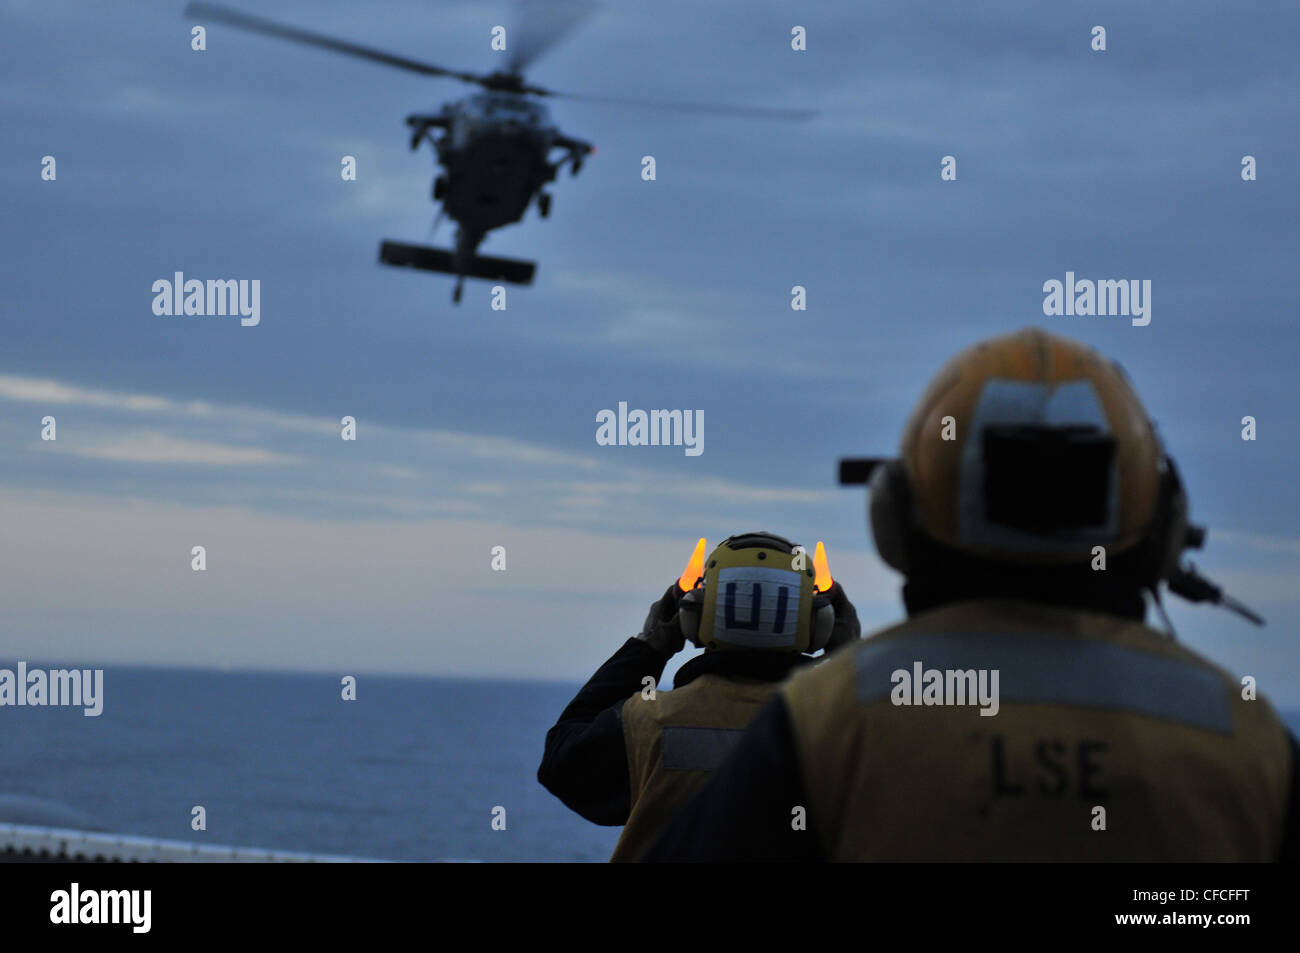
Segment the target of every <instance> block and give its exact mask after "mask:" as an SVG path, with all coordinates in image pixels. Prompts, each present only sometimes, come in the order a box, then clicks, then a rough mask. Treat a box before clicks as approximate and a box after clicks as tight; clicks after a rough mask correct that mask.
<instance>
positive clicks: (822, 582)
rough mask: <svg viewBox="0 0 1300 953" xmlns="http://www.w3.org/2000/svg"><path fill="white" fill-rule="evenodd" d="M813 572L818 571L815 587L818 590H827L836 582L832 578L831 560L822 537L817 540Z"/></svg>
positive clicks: (814, 580)
mask: <svg viewBox="0 0 1300 953" xmlns="http://www.w3.org/2000/svg"><path fill="white" fill-rule="evenodd" d="M813 572H814V573H816V576H815V578H814V579H813V588H814V589H816V590H817V592H819V593H821V592H826V591H828V590H829V589H830V587H831V586H833V585H834V584H835V580H834V579H833V578H831V564H830V561H829V560H828V559H827V558H826V547H825V546H824V545H822V541H821V540H820V539H819V540H817V549H816V551H815V552H814V553H813Z"/></svg>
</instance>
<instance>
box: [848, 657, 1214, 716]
mask: <svg viewBox="0 0 1300 953" xmlns="http://www.w3.org/2000/svg"><path fill="white" fill-rule="evenodd" d="M918 662H919V663H921V665H922V667H923V668H924V669H927V670H928V669H939V670H957V671H966V670H972V669H973V670H976V671H978V670H979V669H986V670H992V669H996V670H997V671H998V682H999V685H998V688H999V691H998V695H999V698H1000V700H1001V701H1017V702H1028V703H1034V702H1044V703H1055V704H1062V705H1080V706H1083V707H1089V708H1105V709H1115V710H1119V711H1130V712H1135V713H1138V714H1142V715H1149V716H1152V717H1155V718H1166V719H1169V720H1171V721H1177V722H1183V723H1185V724H1189V725H1194V726H1196V727H1198V728H1204V729H1207V730H1209V731H1216V732H1219V733H1221V734H1228V735H1230V734H1232V731H1233V720H1232V709H1231V706H1230V703H1229V699H1228V693H1227V688H1226V685H1225V683H1224V681H1223V677H1222V676H1221V675H1220V674H1219V673H1217V672H1215V671H1214V670H1212V669H1210V668H1207V667H1205V666H1203V665H1198V664H1196V663H1194V662H1189V661H1184V660H1181V659H1176V658H1167V657H1165V656H1160V655H1153V654H1151V653H1149V652H1140V651H1137V650H1134V649H1129V648H1123V647H1121V646H1117V645H1112V644H1110V643H1108V642H1097V641H1094V640H1091V639H1079V638H1065V637H1059V636H1040V637H1035V636H1019V635H1014V636H1013V635H992V634H975V633H971V634H969V635H944V634H918V635H909V636H908V637H906V638H890V639H883V640H881V641H879V642H873V641H871V640H868V641H867V642H866V643H865V644H863V645H862V647H861V649H860V650H859V651H858V653H857V668H858V671H857V686H858V699H859V701H862V702H871V701H877V700H879V699H882V698H888V697H889V695H890V693H891V692H892V691H893V689H894V682H893V678H892V675H893V673H894V672H895V671H897V670H899V669H902V670H904V671H906V672H907V673H908V675H909V677H911V674H912V671H913V666H914V664H916V663H918Z"/></svg>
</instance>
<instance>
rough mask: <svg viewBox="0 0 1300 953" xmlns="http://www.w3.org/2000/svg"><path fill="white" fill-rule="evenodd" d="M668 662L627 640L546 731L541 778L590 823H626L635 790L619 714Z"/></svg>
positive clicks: (659, 655) (644, 644)
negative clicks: (631, 786)
mask: <svg viewBox="0 0 1300 953" xmlns="http://www.w3.org/2000/svg"><path fill="white" fill-rule="evenodd" d="M667 664H668V659H667V658H665V657H664V656H663V655H661V654H660V653H659V652H656V651H655V650H654V649H652V648H651V647H650V646H649V645H647V644H646V643H645V642H643V641H641V640H640V639H628V640H627V642H625V643H624V644H623V647H622V648H621V649H619V650H618V651H617V652H615V653H614V655H613V656H612V657H611V658H610V659H609V661H608V662H606V663H605V664H604V665H602V666H601V667H600V668H598V669H597V670H596V674H595V675H593V676H591V679H590V680H589V681H588V682H587V684H586V685H583V686H582V690H581V691H579V692H578V694H577V695H576V696H575V697H574V699H573V701H571V702H569V706H568V707H567V708H565V709H564V711H563V712H562V713H561V714H560V720H559V721H557V722H556V723H555V727H553V728H552V729H551V730H550V731H548V732H547V733H546V751H545V752H544V753H543V754H542V764H541V767H539V768H538V769H537V780H538V781H540V782H541V783H542V784H543V785H544V786H545V788H546V789H547V790H548V791H550V792H551V793H552V794H554V795H555V796H556V797H558V798H559V799H560V800H561V801H563V802H564V803H565V804H566V805H568V806H569V807H570V808H572V809H573V810H575V811H577V812H578V813H579V814H581V815H582V816H583V817H585V818H586V819H587V820H589V821H594V822H595V823H597V824H609V825H617V824H626V823H627V815H628V811H629V810H630V809H631V807H630V804H631V790H630V786H629V783H628V776H627V748H626V746H625V745H624V744H623V723H622V721H621V719H620V710H621V709H622V707H623V702H625V701H627V699H629V698H631V697H632V696H633V695H635V694H636V693H637V692H639V691H640V690H641V680H642V679H643V678H645V677H646V676H647V675H649V676H650V677H652V678H653V679H654V680H655V681H656V683H657V682H658V681H659V676H661V675H662V674H663V672H664V666H665V665H667Z"/></svg>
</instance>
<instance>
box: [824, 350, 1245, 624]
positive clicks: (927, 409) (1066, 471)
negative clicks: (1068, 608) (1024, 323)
mask: <svg viewBox="0 0 1300 953" xmlns="http://www.w3.org/2000/svg"><path fill="white" fill-rule="evenodd" d="M840 482H841V483H846V484H848V483H868V484H869V485H870V497H869V502H868V512H869V518H870V522H871V532H872V536H873V537H874V538H875V541H876V549H877V551H878V552H879V553H880V557H881V558H882V559H883V560H884V561H885V562H886V563H888V564H889V565H890V566H893V567H894V568H895V569H897V570H898V571H899V572H901V573H903V575H904V576H906V577H908V580H909V583H910V582H911V581H912V580H914V579H934V580H939V581H941V582H942V581H943V580H944V579H945V577H947V578H948V581H950V582H956V583H958V584H959V583H960V582H961V580H962V579H963V578H965V579H967V581H968V582H969V581H970V579H971V578H974V577H972V576H971V573H972V572H973V571H974V570H976V569H977V568H978V570H979V571H980V572H982V573H985V574H986V575H985V577H984V578H985V579H987V578H988V577H987V573H988V572H990V571H991V572H993V573H994V574H995V575H996V576H1000V577H1001V578H1003V579H1017V578H1018V579H1020V580H1021V582H1022V584H1023V585H1024V586H1028V587H1030V588H1032V587H1034V586H1038V585H1040V584H1052V582H1053V580H1052V579H1050V578H1049V577H1048V576H1045V575H1043V574H1044V573H1048V574H1051V573H1054V572H1056V571H1057V570H1060V571H1062V572H1064V573H1067V574H1074V575H1070V576H1069V577H1068V578H1069V580H1070V585H1071V586H1073V587H1074V588H1075V589H1081V588H1083V587H1084V586H1085V583H1084V581H1083V580H1085V579H1086V580H1088V583H1089V584H1093V585H1094V586H1095V585H1099V584H1102V583H1103V580H1102V579H1101V578H1100V577H1102V576H1104V577H1105V580H1106V582H1105V584H1109V581H1111V580H1113V581H1114V582H1123V581H1127V582H1129V583H1135V584H1136V585H1137V586H1139V587H1140V588H1145V589H1150V590H1151V592H1152V593H1153V594H1154V595H1155V596H1156V599H1157V603H1158V602H1159V592H1158V588H1157V587H1158V586H1159V584H1160V583H1161V582H1167V583H1168V585H1169V589H1170V591H1172V592H1174V593H1176V594H1178V595H1179V596H1182V597H1183V598H1185V599H1188V600H1190V601H1192V602H1212V603H1214V604H1216V605H1221V606H1223V607H1224V608H1227V609H1231V610H1232V611H1233V612H1236V613H1239V614H1240V615H1242V616H1244V617H1245V618H1247V619H1249V620H1250V621H1252V622H1254V623H1256V624H1257V625H1263V623H1264V620H1263V619H1261V618H1260V617H1259V616H1258V615H1257V614H1255V613H1254V612H1252V611H1251V610H1250V609H1248V608H1246V607H1245V606H1243V605H1242V604H1241V603H1240V602H1238V601H1236V600H1235V599H1233V598H1232V597H1230V596H1228V595H1227V594H1226V593H1224V592H1223V590H1222V589H1220V588H1219V587H1218V586H1216V585H1214V584H1213V583H1212V582H1210V581H1209V580H1208V579H1205V578H1204V577H1203V576H1201V575H1200V574H1199V573H1198V572H1197V571H1196V567H1195V566H1194V565H1191V564H1188V565H1186V566H1184V565H1180V562H1179V560H1180V558H1181V554H1182V552H1183V550H1185V549H1189V548H1192V549H1199V548H1200V547H1201V546H1202V545H1203V544H1204V542H1205V529H1204V527H1201V526H1193V525H1192V524H1191V523H1189V522H1188V513H1187V496H1186V494H1185V493H1184V491H1183V486H1182V481H1181V480H1180V479H1179V476H1178V469H1177V467H1176V466H1175V465H1174V461H1173V460H1172V459H1171V458H1170V457H1169V456H1168V455H1167V454H1166V453H1165V450H1164V448H1163V446H1162V445H1161V442H1160V438H1159V437H1158V436H1157V434H1156V430H1155V426H1154V425H1153V424H1152V423H1151V420H1150V418H1149V417H1148V416H1147V413H1146V410H1145V409H1144V408H1143V406H1142V402H1141V401H1140V400H1139V399H1138V396H1137V394H1136V393H1134V391H1133V387H1132V385H1130V384H1129V381H1128V377H1127V376H1126V375H1125V374H1124V371H1123V369H1121V368H1120V366H1119V365H1118V364H1117V363H1115V362H1114V361H1112V360H1109V359H1108V358H1106V357H1103V356H1102V355H1101V354H1099V353H1098V352H1097V351H1095V350H1094V349H1092V348H1090V347H1088V346H1086V345H1083V344H1080V343H1078V342H1075V341H1071V340H1069V339H1067V338H1063V337H1060V336H1058V335H1055V334H1049V333H1047V332H1046V331H1042V330H1040V329H1038V328H1026V329H1024V330H1022V331H1018V332H1016V333H1015V334H1008V335H1004V336H1002V337H996V338H991V339H989V340H987V341H984V342H982V343H980V344H976V345H975V346H973V347H971V348H968V349H967V350H965V351H963V352H962V353H960V354H958V355H957V356H956V357H955V358H953V359H952V360H951V361H949V362H948V364H947V365H946V366H945V367H944V368H943V370H941V371H940V372H939V374H938V375H937V376H936V377H935V379H934V380H933V381H932V382H931V383H930V386H929V388H928V389H927V390H926V392H925V394H924V396H922V398H921V402H920V403H919V404H918V405H917V407H916V409H915V410H914V411H913V412H912V416H911V418H910V419H909V420H908V422H907V426H906V427H905V428H904V430H903V443H902V454H901V456H900V458H899V459H895V460H882V459H878V458H848V459H843V460H841V461H840ZM1096 547H1102V551H1104V555H1105V558H1106V563H1105V566H1106V571H1105V573H1104V574H1102V573H1099V572H1095V573H1094V572H1089V570H1090V569H1093V568H1095V565H1096V564H1095V562H1094V561H1095V560H1096V559H1097V557H1098V556H1099V555H1101V552H1099V551H1098V550H1097V548H1096ZM1080 572H1082V573H1083V575H1082V576H1080V575H1078V573H1080ZM954 573H955V574H957V576H958V577H960V578H957V579H955V580H954V579H952V575H953V574H954ZM1061 578H1065V577H1061ZM1061 578H1058V579H1057V580H1055V582H1056V583H1058V584H1059V582H1060V581H1061ZM977 582H978V585H979V586H984V585H985V582H984V581H979V580H977ZM904 599H905V601H906V594H905V596H904Z"/></svg>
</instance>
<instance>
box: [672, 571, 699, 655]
mask: <svg viewBox="0 0 1300 953" xmlns="http://www.w3.org/2000/svg"><path fill="white" fill-rule="evenodd" d="M703 603H704V590H703V589H701V588H699V587H698V586H697V587H696V588H694V589H692V590H691V591H690V592H688V593H686V594H685V595H684V596H682V598H681V600H680V601H679V602H678V603H677V625H678V627H679V628H681V630H682V635H684V636H685V637H686V641H688V642H690V643H691V644H692V645H694V646H695V647H696V648H702V647H703V643H701V642H700V613H701V612H702V611H703V610H704V605H703Z"/></svg>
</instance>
